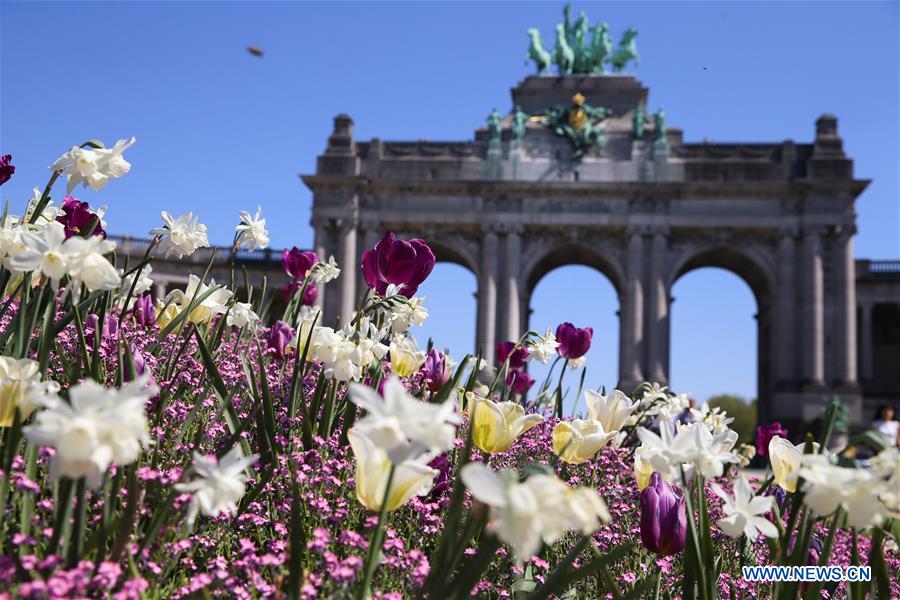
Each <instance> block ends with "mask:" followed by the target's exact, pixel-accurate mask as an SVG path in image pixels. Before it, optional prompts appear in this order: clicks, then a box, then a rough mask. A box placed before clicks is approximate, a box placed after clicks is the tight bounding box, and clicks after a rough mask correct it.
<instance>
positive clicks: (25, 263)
mask: <svg viewBox="0 0 900 600" xmlns="http://www.w3.org/2000/svg"><path fill="white" fill-rule="evenodd" d="M18 241H19V243H20V244H21V246H22V249H21V250H20V251H19V252H17V253H15V254H11V255H10V257H9V259H8V260H7V265H8V266H9V268H10V270H12V271H16V272H19V273H27V272H30V271H39V272H40V273H42V274H43V275H44V276H45V277H46V278H47V279H49V280H50V283H51V284H52V286H53V289H58V288H59V280H60V279H62V278H63V277H65V276H66V273H67V267H68V260H67V252H66V251H65V250H64V249H63V244H64V243H65V241H66V230H65V227H63V225H62V224H61V223H57V222H56V221H54V222H53V223H50V224H49V225H48V226H47V227H46V228H44V230H43V231H40V232H30V231H24V232H21V233H20V237H19V240H18Z"/></svg>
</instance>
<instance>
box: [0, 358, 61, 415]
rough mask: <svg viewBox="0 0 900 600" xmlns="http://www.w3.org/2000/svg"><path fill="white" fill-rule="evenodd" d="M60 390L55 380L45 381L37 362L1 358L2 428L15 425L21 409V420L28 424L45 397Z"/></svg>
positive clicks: (0, 412) (0, 399)
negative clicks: (15, 419)
mask: <svg viewBox="0 0 900 600" xmlns="http://www.w3.org/2000/svg"><path fill="white" fill-rule="evenodd" d="M58 391H59V385H57V384H56V382H55V381H46V382H42V381H41V374H40V371H39V369H38V363H37V361H34V360H31V359H28V358H18V359H16V358H12V357H9V356H0V427H9V426H11V425H12V424H13V420H14V418H15V414H16V409H17V408H18V409H19V418H20V419H21V420H22V421H25V420H26V419H27V418H28V417H29V416H31V413H33V412H34V411H35V410H36V409H37V408H38V407H39V406H40V403H41V400H42V398H43V397H44V396H47V395H50V394H55V393H56V392H58Z"/></svg>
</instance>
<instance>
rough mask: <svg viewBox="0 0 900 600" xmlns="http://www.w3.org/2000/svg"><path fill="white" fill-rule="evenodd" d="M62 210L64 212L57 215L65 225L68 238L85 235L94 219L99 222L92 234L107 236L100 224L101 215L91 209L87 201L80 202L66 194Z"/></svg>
mask: <svg viewBox="0 0 900 600" xmlns="http://www.w3.org/2000/svg"><path fill="white" fill-rule="evenodd" d="M62 210H63V213H64V214H62V215H59V216H58V217H56V220H57V221H58V222H60V223H62V224H63V226H64V227H65V229H66V239H69V238H70V237H74V236H76V235H78V236H84V234H85V233H86V232H87V231H88V230H89V229H90V228H91V224H92V221H94V220H96V222H97V224H96V225H95V226H94V230H93V233H91V235H98V236H100V237H102V238H105V237H106V232H105V231H103V226H102V225H100V217H99V216H97V214H96V213H95V212H94V211H92V210H91V207H90V205H88V203H87V202H80V201H78V200H77V199H75V198H73V197H72V196H66V197H65V198H63V205H62Z"/></svg>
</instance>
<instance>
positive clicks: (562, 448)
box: [553, 419, 616, 465]
mask: <svg viewBox="0 0 900 600" xmlns="http://www.w3.org/2000/svg"><path fill="white" fill-rule="evenodd" d="M615 435H616V433H615V432H607V431H604V429H603V425H602V424H601V423H600V421H594V420H587V421H583V420H581V419H574V420H572V421H560V422H559V423H558V424H557V425H556V427H554V428H553V452H554V453H555V454H556V455H557V456H559V457H560V458H561V459H562V460H563V461H565V462H567V463H569V464H573V465H578V464H581V463H583V462H586V461H587V460H589V459H590V458H591V457H592V456H594V455H595V454H596V453H597V452H599V451H600V449H601V448H603V447H604V446H605V445H606V444H607V443H609V441H610V440H611V439H613V438H614V437H615Z"/></svg>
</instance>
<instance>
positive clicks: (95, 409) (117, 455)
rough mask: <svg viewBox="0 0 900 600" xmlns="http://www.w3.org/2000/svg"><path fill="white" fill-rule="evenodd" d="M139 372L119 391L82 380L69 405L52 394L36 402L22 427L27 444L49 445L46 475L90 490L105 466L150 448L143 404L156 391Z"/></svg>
mask: <svg viewBox="0 0 900 600" xmlns="http://www.w3.org/2000/svg"><path fill="white" fill-rule="evenodd" d="M148 383H149V375H147V374H144V375H142V376H140V377H138V378H136V379H135V380H133V381H131V382H129V383H127V384H126V385H125V386H124V387H122V388H121V389H119V390H115V389H107V388H105V387H102V386H101V385H99V384H98V383H97V382H95V381H93V380H90V379H87V380H85V381H84V382H82V383H80V384H77V385H75V386H72V387H71V388H69V393H68V395H69V402H66V401H64V400H62V399H61V398H59V397H56V396H48V397H45V398H44V399H43V400H42V404H43V406H44V408H43V410H40V411H38V412H37V414H36V415H35V418H34V422H33V424H31V425H28V426H26V427H23V429H22V430H23V432H24V433H25V437H26V438H27V439H28V440H29V441H30V442H32V443H34V444H38V445H41V446H50V447H52V448H54V449H56V453H55V454H54V455H53V458H52V459H51V460H50V476H51V478H52V479H57V478H58V477H60V476H63V477H69V478H71V479H78V478H79V477H85V478H86V481H87V483H88V485H89V486H91V487H96V486H97V485H99V484H100V481H101V480H102V479H103V474H104V473H105V472H106V470H107V469H108V468H109V465H111V464H115V465H119V466H121V465H127V464H131V463H132V462H134V461H135V460H137V457H138V455H140V452H141V449H142V448H146V447H147V446H149V445H150V443H151V442H150V435H149V433H148V432H147V417H146V414H145V413H144V405H145V403H146V402H147V400H148V399H149V398H151V397H152V396H154V395H155V394H156V393H157V391H158V390H157V389H156V387H154V386H152V385H149V384H148Z"/></svg>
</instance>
